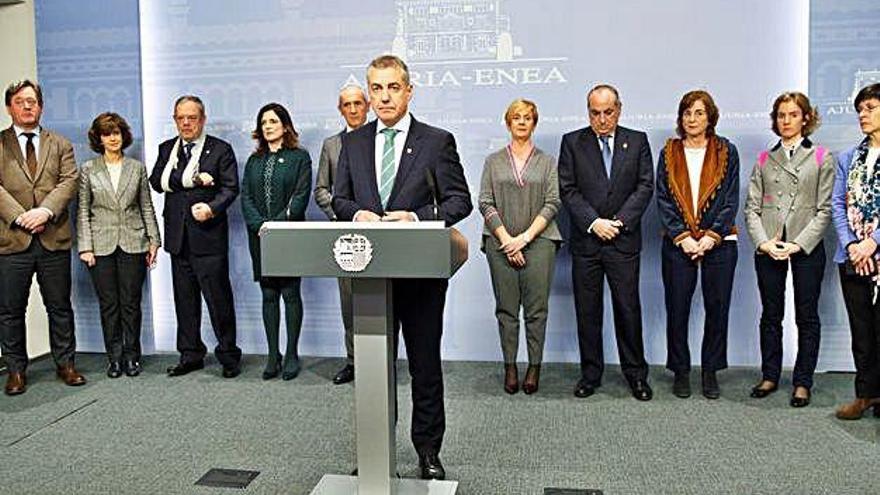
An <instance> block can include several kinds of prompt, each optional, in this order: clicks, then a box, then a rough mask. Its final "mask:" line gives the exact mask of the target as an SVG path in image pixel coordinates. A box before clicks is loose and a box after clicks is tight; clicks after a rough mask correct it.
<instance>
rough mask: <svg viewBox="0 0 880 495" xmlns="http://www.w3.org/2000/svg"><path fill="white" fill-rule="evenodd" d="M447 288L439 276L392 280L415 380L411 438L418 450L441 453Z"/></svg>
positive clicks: (412, 383)
mask: <svg viewBox="0 0 880 495" xmlns="http://www.w3.org/2000/svg"><path fill="white" fill-rule="evenodd" d="M447 287H448V282H447V281H446V280H437V279H397V280H394V282H393V283H392V298H393V305H394V319H395V328H396V327H397V324H398V323H399V324H400V327H401V332H402V333H403V341H404V344H405V345H406V354H407V358H408V362H409V375H410V378H411V380H412V381H411V387H412V431H411V438H412V443H413V446H415V448H416V451H418V452H427V451H434V452H439V451H440V448H441V446H442V444H443V434H444V433H445V431H446V413H445V410H444V406H443V369H442V367H441V365H440V338H441V337H442V335H443V308H444V306H445V305H446V288H447ZM395 348H396V346H395Z"/></svg>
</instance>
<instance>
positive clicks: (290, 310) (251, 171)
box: [241, 103, 312, 380]
mask: <svg viewBox="0 0 880 495" xmlns="http://www.w3.org/2000/svg"><path fill="white" fill-rule="evenodd" d="M253 138H254V139H255V140H256V141H257V150H256V151H254V153H253V154H252V155H251V156H250V158H248V161H247V164H245V167H244V177H243V178H242V181H241V209H242V213H243V214H244V222H245V225H246V226H247V231H248V247H249V248H250V253H251V260H252V261H253V269H254V280H256V281H257V282H259V283H260V291H261V292H262V294H263V326H264V327H265V329H266V343H267V344H268V347H269V359H268V361H267V362H266V369H265V370H264V371H263V379H264V380H269V379H272V378H275V377H276V376H278V374H279V373H280V374H281V379H282V380H292V379H294V378H296V376H297V375H298V374H299V371H300V362H299V352H298V351H297V344H298V342H299V333H300V328H301V327H302V319H303V306H302V296H301V295H300V278H299V277H262V276H261V275H260V237H259V233H260V227H261V226H262V225H263V222H269V221H276V222H277V221H302V220H305V213H306V206H307V205H308V203H309V193H310V192H311V187H312V160H311V158H309V153H308V152H307V151H306V150H304V149H302V148H300V147H299V144H298V139H297V133H296V130H295V129H294V128H293V121H292V120H291V118H290V113H288V111H287V109H286V108H284V107H283V106H282V105H280V104H278V103H269V104H267V105H265V106H263V108H261V109H260V111H259V112H258V113H257V127H256V128H255V129H254V132H253ZM282 298H283V299H284V319H285V325H286V327H287V352H286V353H285V355H284V363H283V366H282V362H281V354H280V352H279V350H278V345H279V342H278V340H279V339H278V333H279V329H280V326H281V321H280V320H281V307H280V305H279V304H278V302H279V299H282Z"/></svg>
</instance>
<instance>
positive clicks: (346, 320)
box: [337, 278, 354, 364]
mask: <svg viewBox="0 0 880 495" xmlns="http://www.w3.org/2000/svg"><path fill="white" fill-rule="evenodd" d="M337 280H338V281H339V307H340V309H341V312H342V327H343V329H344V330H345V356H346V360H347V362H348V364H354V321H353V320H354V310H353V309H352V306H351V279H350V278H340V279H337Z"/></svg>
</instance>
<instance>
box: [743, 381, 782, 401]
mask: <svg viewBox="0 0 880 495" xmlns="http://www.w3.org/2000/svg"><path fill="white" fill-rule="evenodd" d="M765 383H772V384H773V386H771V387H769V388H767V387H762V385H764V384H765ZM778 389H779V384H778V383H776V382H771V381H770V380H761V382H760V383H758V384H757V385H755V386H754V387H752V391H751V393H750V394H749V397H752V398H755V399H763V398H764V397H767V396H768V395H770V394H772V393H773V392H776V391H777V390H778Z"/></svg>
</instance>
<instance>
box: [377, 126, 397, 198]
mask: <svg viewBox="0 0 880 495" xmlns="http://www.w3.org/2000/svg"><path fill="white" fill-rule="evenodd" d="M381 132H382V134H384V135H385V146H384V147H383V148H382V173H381V174H379V179H380V180H379V198H380V199H381V200H382V206H383V207H387V206H388V198H389V197H390V196H391V189H392V188H393V187H394V175H395V173H394V172H395V171H394V136H396V135H397V133H398V132H400V131H398V130H397V129H392V128H390V127H386V128H385V129H382V131H381Z"/></svg>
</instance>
